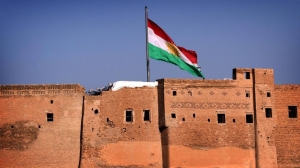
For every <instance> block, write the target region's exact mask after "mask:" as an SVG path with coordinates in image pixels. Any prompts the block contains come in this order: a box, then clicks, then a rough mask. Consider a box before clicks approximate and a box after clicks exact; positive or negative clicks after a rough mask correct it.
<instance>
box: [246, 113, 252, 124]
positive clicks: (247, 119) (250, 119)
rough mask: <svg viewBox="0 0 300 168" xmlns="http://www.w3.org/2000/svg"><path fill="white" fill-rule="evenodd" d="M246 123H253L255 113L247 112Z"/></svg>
mask: <svg viewBox="0 0 300 168" xmlns="http://www.w3.org/2000/svg"><path fill="white" fill-rule="evenodd" d="M246 123H253V115H252V114H246Z"/></svg>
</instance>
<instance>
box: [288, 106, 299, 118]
mask: <svg viewBox="0 0 300 168" xmlns="http://www.w3.org/2000/svg"><path fill="white" fill-rule="evenodd" d="M288 109H289V118H297V117H298V114H297V106H289V107H288Z"/></svg>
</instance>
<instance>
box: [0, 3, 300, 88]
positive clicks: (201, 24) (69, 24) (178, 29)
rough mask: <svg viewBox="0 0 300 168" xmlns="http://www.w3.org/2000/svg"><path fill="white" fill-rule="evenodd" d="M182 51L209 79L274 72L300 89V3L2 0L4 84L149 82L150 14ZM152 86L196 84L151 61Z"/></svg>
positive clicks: (281, 81) (0, 40)
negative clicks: (159, 82) (244, 71)
mask: <svg viewBox="0 0 300 168" xmlns="http://www.w3.org/2000/svg"><path fill="white" fill-rule="evenodd" d="M145 5H147V6H148V8H149V18H150V19H152V20H153V21H154V22H156V23H157V24H158V25H159V26H160V27H161V28H163V29H164V30H165V31H166V32H167V33H168V34H169V36H170V37H171V38H172V39H173V40H174V41H175V43H176V44H177V45H180V46H183V47H185V48H187V49H192V50H195V51H196V52H197V53H198V64H199V66H201V67H202V72H203V74H204V75H205V77H206V78H207V79H223V78H231V74H232V69H233V68H236V67H240V68H273V69H274V71H275V82H276V83H277V84H284V83H287V84H300V75H299V72H300V1H298V0H286V1H283V0H282V1H240V0H237V1H233V0H231V1H224V0H218V1H208V0H207V1H200V0H199V1H198V0H193V1H192V0H190V1H189V0H188V1H183V0H182V1H176V0H175V1H153V0H144V1H142V0H141V1H138V0H136V1H123V0H118V1H116V0H112V1H58V0H57V1H46V0H45V1H42V0H39V1H35V0H30V1H25V0H0V84H50V83H51V84H63V83H79V84H81V85H83V86H84V87H86V89H87V90H88V89H95V88H98V87H102V86H105V85H106V84H107V83H112V82H115V81H120V80H130V81H146V79H147V78H146V58H145V57H146V56H145V53H146V51H145V20H144V17H145V16H144V7H145ZM150 69H151V81H155V80H156V79H160V78H196V77H194V76H192V75H190V74H189V73H188V72H185V71H183V70H181V69H179V68H178V67H176V66H174V65H172V64H167V63H165V62H160V61H156V60H153V59H151V60H150Z"/></svg>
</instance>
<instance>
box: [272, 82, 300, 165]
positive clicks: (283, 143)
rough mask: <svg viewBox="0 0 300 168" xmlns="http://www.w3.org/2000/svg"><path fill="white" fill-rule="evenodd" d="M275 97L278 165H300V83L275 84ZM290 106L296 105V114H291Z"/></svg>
mask: <svg viewBox="0 0 300 168" xmlns="http://www.w3.org/2000/svg"><path fill="white" fill-rule="evenodd" d="M275 98H276V109H277V114H278V125H277V128H276V140H275V144H276V147H277V162H278V167H300V143H299V142H300V120H299V110H300V108H299V106H300V85H275ZM289 106H294V107H296V110H297V115H296V116H289V109H288V107H289Z"/></svg>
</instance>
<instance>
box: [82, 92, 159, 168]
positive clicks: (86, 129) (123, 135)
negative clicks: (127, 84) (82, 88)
mask: <svg viewBox="0 0 300 168" xmlns="http://www.w3.org/2000/svg"><path fill="white" fill-rule="evenodd" d="M84 102H85V103H84V104H85V105H84V111H85V114H84V124H83V152H82V164H81V167H112V168H113V167H123V166H124V167H130V166H131V167H162V156H161V141H160V132H159V129H158V105H157V104H158V99H157V89H156V88H148V87H143V88H133V89H131V88H123V89H120V90H118V91H104V92H102V95H101V96H85V101H84ZM96 110H97V111H96ZM145 113H147V114H145Z"/></svg>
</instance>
